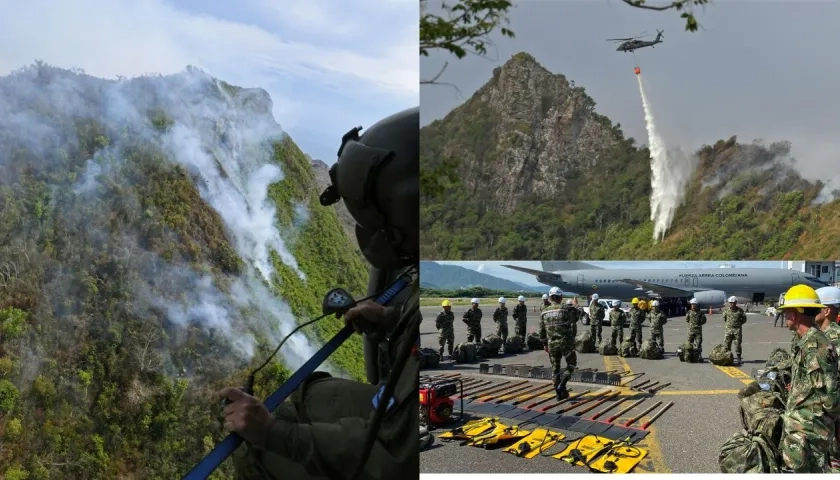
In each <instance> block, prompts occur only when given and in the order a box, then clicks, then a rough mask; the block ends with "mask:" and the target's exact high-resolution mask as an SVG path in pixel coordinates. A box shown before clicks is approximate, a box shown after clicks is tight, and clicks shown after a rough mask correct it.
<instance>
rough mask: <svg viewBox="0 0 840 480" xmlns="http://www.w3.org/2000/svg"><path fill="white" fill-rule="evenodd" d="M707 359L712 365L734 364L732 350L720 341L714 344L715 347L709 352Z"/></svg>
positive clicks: (724, 365) (729, 365)
mask: <svg viewBox="0 0 840 480" xmlns="http://www.w3.org/2000/svg"><path fill="white" fill-rule="evenodd" d="M709 361H710V362H712V364H714V365H718V366H721V367H731V366H732V365H734V364H735V357H734V356H733V355H732V352H731V351H730V350H729V349H728V348H726V345H724V344H722V343H720V344H717V345H715V348H713V349H712V351H711V352H709Z"/></svg>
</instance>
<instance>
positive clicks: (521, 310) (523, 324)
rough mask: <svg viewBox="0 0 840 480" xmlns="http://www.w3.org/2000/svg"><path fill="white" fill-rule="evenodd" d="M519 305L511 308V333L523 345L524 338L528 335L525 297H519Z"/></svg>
mask: <svg viewBox="0 0 840 480" xmlns="http://www.w3.org/2000/svg"><path fill="white" fill-rule="evenodd" d="M518 300H519V304H517V305H516V306H515V307H513V322H514V324H513V325H514V326H513V328H514V330H513V332H514V333H515V334H516V336H517V337H519V338H520V340H522V343H523V344H524V343H525V336H526V335H528V307H526V306H525V297H523V296H522V295H520V296H519V299H518Z"/></svg>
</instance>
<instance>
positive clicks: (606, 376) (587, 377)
mask: <svg viewBox="0 0 840 480" xmlns="http://www.w3.org/2000/svg"><path fill="white" fill-rule="evenodd" d="M614 372H615V370H610V371H608V372H585V371H582V370H581V371H578V370H576V371H574V372H572V376H571V378H570V379H569V381H570V382H578V383H597V384H598V385H615V386H619V385H621V374H618V373H614Z"/></svg>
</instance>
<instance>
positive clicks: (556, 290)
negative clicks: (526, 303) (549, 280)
mask: <svg viewBox="0 0 840 480" xmlns="http://www.w3.org/2000/svg"><path fill="white" fill-rule="evenodd" d="M561 295H563V290H560V287H551V290H549V291H548V296H549V297H559V296H561Z"/></svg>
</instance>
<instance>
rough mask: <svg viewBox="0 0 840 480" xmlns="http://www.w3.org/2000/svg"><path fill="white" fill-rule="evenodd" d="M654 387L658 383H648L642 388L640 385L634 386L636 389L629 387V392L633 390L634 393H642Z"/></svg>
mask: <svg viewBox="0 0 840 480" xmlns="http://www.w3.org/2000/svg"><path fill="white" fill-rule="evenodd" d="M656 385H659V381H656V382H653V383H648V384H647V385H645V386H644V387H642V386H641V385H639V386H636V387H630V390H635V391H637V392H644V391H645V390H648V389H650V388H653V387H655V386H656Z"/></svg>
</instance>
